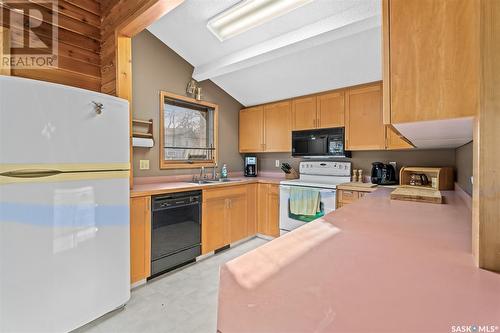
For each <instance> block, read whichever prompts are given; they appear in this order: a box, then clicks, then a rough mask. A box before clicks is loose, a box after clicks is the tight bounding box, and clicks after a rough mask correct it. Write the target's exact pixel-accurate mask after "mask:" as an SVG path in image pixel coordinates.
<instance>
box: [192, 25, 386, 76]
mask: <svg viewBox="0 0 500 333" xmlns="http://www.w3.org/2000/svg"><path fill="white" fill-rule="evenodd" d="M380 26H381V16H380V15H371V16H368V17H365V18H364V19H361V20H352V19H349V18H348V17H346V16H345V15H344V16H343V17H338V16H337V15H334V16H330V17H328V18H326V19H323V20H321V21H318V22H316V23H313V24H310V25H307V26H305V27H302V28H300V29H297V30H294V31H291V32H289V33H286V34H283V35H280V36H278V37H275V38H272V39H270V40H267V41H265V42H262V43H259V44H256V45H253V46H251V47H248V48H246V49H243V50H240V51H237V52H234V53H232V54H229V55H227V56H224V57H222V58H220V59H218V60H215V61H213V62H210V63H207V64H203V65H200V66H196V67H195V69H194V72H193V78H194V79H195V80H197V81H203V80H206V79H211V78H214V77H217V76H221V75H224V74H228V73H231V72H234V71H238V70H241V69H244V68H248V67H251V66H255V65H257V64H261V63H263V62H267V61H270V60H273V59H276V58H279V57H283V56H285V55H288V54H292V53H296V52H300V51H302V50H306V49H309V48H311V47H315V46H319V45H322V44H326V43H329V42H332V41H334V40H337V39H341V38H345V37H347V36H351V35H354V34H357V33H360V32H363V31H366V30H370V29H373V28H378V27H380Z"/></svg>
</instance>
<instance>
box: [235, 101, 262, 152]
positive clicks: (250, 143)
mask: <svg viewBox="0 0 500 333" xmlns="http://www.w3.org/2000/svg"><path fill="white" fill-rule="evenodd" d="M263 112H264V111H263V107H262V106H256V107H253V108H248V109H243V110H240V119H239V123H240V128H239V147H240V152H243V153H244V152H249V153H255V152H261V151H263V150H264V137H263V136H264V113H263Z"/></svg>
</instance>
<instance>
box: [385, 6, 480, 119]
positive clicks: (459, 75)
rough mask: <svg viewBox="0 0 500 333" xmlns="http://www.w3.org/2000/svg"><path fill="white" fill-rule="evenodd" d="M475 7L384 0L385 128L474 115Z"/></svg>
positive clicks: (476, 63)
mask: <svg viewBox="0 0 500 333" xmlns="http://www.w3.org/2000/svg"><path fill="white" fill-rule="evenodd" d="M479 3H480V1H471V0H439V1H435V0H383V24H382V25H383V44H384V45H383V48H384V74H383V76H384V122H385V123H386V124H390V123H392V124H398V123H406V122H420V121H427V120H442V119H450V118H461V117H469V116H474V115H475V113H476V110H477V109H478V103H479V102H478V101H479V52H478V50H479V49H480V45H479V40H480V39H479V28H478V27H479Z"/></svg>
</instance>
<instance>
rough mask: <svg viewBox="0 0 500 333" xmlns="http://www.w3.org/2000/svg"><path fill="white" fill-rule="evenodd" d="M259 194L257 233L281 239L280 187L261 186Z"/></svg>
mask: <svg viewBox="0 0 500 333" xmlns="http://www.w3.org/2000/svg"><path fill="white" fill-rule="evenodd" d="M258 192H259V193H258V223H257V232H258V233H259V234H263V235H267V236H272V237H279V235H280V229H279V216H280V198H279V195H280V194H279V185H275V184H259V185H258Z"/></svg>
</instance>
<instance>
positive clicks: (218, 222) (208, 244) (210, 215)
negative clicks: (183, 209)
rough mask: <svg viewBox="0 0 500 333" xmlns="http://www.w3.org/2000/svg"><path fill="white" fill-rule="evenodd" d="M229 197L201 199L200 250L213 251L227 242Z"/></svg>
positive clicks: (204, 251) (203, 251)
mask: <svg viewBox="0 0 500 333" xmlns="http://www.w3.org/2000/svg"><path fill="white" fill-rule="evenodd" d="M228 206H229V199H227V198H224V197H216V198H213V199H207V200H204V201H203V206H202V224H201V252H202V254H205V253H208V252H211V251H214V250H216V249H218V248H221V247H223V246H225V245H227V244H229V230H228V229H229V228H228V225H227V220H228V217H227V215H228V212H227V210H228V208H227V207H228Z"/></svg>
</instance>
